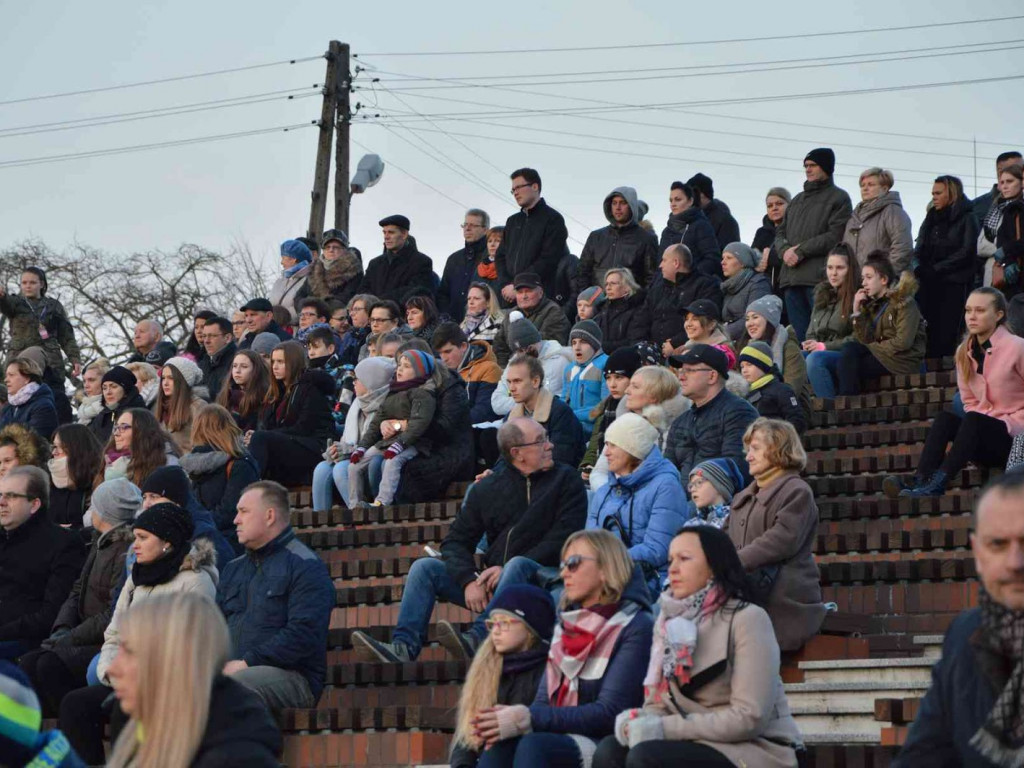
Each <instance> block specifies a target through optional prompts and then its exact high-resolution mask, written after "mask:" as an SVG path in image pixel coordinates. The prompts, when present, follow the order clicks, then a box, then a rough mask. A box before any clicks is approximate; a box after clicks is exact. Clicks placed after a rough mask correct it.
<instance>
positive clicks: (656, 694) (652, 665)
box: [644, 579, 724, 699]
mask: <svg viewBox="0 0 1024 768" xmlns="http://www.w3.org/2000/svg"><path fill="white" fill-rule="evenodd" d="M722 602H724V601H723V599H722V591H721V590H720V589H716V588H715V581H714V579H711V580H709V581H708V583H707V584H705V585H704V586H703V587H701V588H700V589H698V590H697V591H696V592H694V593H693V594H692V595H688V596H687V597H684V598H682V599H681V600H677V599H676V598H674V597H672V594H671V592H670V591H669V590H665V591H664V592H662V593H661V597H660V598H658V604H659V605H660V606H661V610H660V611H659V612H658V619H657V621H655V622H654V643H653V645H652V646H651V660H650V662H649V663H648V665H647V675H646V677H644V696H645V697H646V698H647V699H654V698H660V697H661V695H662V694H664V693H667V692H668V684H669V681H670V680H672V679H675V681H676V682H677V683H678V684H679V685H680V686H683V685H686V684H687V683H688V682H690V670H691V669H693V655H694V653H696V650H697V626H698V625H699V624H700V622H701V620H702V619H703V618H704V617H705V616H707V615H708V614H710V613H712V612H713V611H714V610H715V609H716V608H717V607H718V606H719V605H721V604H722Z"/></svg>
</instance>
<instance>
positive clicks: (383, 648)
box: [352, 632, 412, 664]
mask: <svg viewBox="0 0 1024 768" xmlns="http://www.w3.org/2000/svg"><path fill="white" fill-rule="evenodd" d="M352 648H353V650H355V652H356V658H358V659H359V660H360V661H368V662H384V663H385V664H402V663H404V662H407V661H412V659H411V658H410V656H409V649H408V648H406V647H405V645H404V644H403V643H382V642H381V641H380V640H374V639H373V638H372V637H370V636H369V635H368V634H366V633H365V632H353V633H352Z"/></svg>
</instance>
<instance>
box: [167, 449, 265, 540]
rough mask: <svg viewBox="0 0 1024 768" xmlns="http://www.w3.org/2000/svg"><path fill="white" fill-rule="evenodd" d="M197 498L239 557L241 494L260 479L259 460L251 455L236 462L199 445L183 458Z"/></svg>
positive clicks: (216, 451) (183, 465) (219, 452)
mask: <svg viewBox="0 0 1024 768" xmlns="http://www.w3.org/2000/svg"><path fill="white" fill-rule="evenodd" d="M180 463H181V468H182V469H183V470H185V472H186V473H188V477H189V480H191V481H192V489H193V491H194V492H195V495H196V499H197V500H198V501H199V503H200V505H202V506H203V507H204V508H205V509H208V510H209V511H210V514H211V515H213V521H214V524H215V525H216V527H217V530H218V531H220V532H221V535H222V536H223V537H224V539H225V540H226V541H227V543H228V544H229V545H230V546H231V549H232V550H233V551H234V553H235V554H236V555H240V554H241V553H242V547H241V545H240V544H239V543H238V534H237V532H236V531H235V523H234V519H235V515H236V514H237V509H236V508H237V506H238V500H239V499H240V498H241V497H242V492H243V491H244V490H245V489H246V487H247V486H248V485H250V484H251V483H255V482H256V481H257V480H259V479H260V470H259V467H257V466H256V461H255V460H254V459H253V458H252V456H250V455H249V454H248V453H244V454H242V456H240V457H239V458H237V459H235V458H232V457H231V456H229V455H228V454H226V453H225V452H224V451H218V450H217V449H216V448H213V447H212V446H209V445H197V446H195V447H193V449H192V452H191V453H189V454H186V455H184V456H182V457H181V459H180Z"/></svg>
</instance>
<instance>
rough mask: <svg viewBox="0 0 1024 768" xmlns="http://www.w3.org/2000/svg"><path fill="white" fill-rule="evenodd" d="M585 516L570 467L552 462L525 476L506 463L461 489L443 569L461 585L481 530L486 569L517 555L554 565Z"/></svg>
mask: <svg viewBox="0 0 1024 768" xmlns="http://www.w3.org/2000/svg"><path fill="white" fill-rule="evenodd" d="M586 520H587V491H586V489H585V488H584V486H583V480H581V479H580V476H579V473H578V472H577V471H576V470H575V469H574V468H573V467H570V466H568V465H567V464H560V463H558V462H555V465H554V466H553V467H552V468H551V469H549V470H547V471H546V472H535V473H534V474H532V475H530V476H528V477H527V476H524V475H523V474H521V473H520V472H519V470H517V469H515V468H514V467H511V466H506V467H505V468H504V469H502V470H501V471H500V472H495V473H494V474H491V475H488V476H487V477H485V478H483V479H482V480H480V481H478V482H476V483H474V484H473V485H472V486H471V487H470V489H469V491H468V492H467V493H466V498H465V501H464V502H463V504H462V510H461V511H460V512H459V514H458V515H457V516H456V518H455V520H454V521H453V522H452V527H451V528H450V529H449V531H448V535H447V536H445V538H444V541H443V542H441V554H442V555H443V556H444V564H445V568H446V569H447V571H448V575H449V576H451V578H452V580H453V581H454V582H455V583H456V584H458V585H459V587H460V588H461V587H464V586H465V585H466V584H468V583H469V582H471V581H473V579H474V578H476V576H475V575H474V572H475V571H476V570H477V566H476V563H475V560H474V557H473V554H474V552H475V551H476V546H477V544H478V543H479V542H480V538H481V537H482V536H484V535H486V536H487V551H486V552H485V553H484V555H483V563H484V567H485V568H489V567H490V566H492V565H504V564H505V563H507V562H508V561H509V560H511V559H512V558H513V557H517V556H522V557H528V558H529V559H530V560H533V561H534V562H536V563H540V564H541V565H549V566H550V565H558V558H559V556H560V554H561V551H562V544H564V543H565V540H566V538H568V536H569V534H571V533H572V532H574V531H578V530H580V529H582V528H583V525H584V523H585V522H586Z"/></svg>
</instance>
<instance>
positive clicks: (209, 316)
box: [185, 309, 217, 360]
mask: <svg viewBox="0 0 1024 768" xmlns="http://www.w3.org/2000/svg"><path fill="white" fill-rule="evenodd" d="M215 317H217V313H216V312H214V311H212V310H209V309H201V310H199V311H198V312H196V316H195V317H194V318H192V333H190V334H189V335H188V341H186V342H185V354H186V355H192V357H194V358H195V359H196V360H198V359H199V358H201V357H202V356H203V355H205V354H206V347H204V346H203V345H202V344H200V343H199V339H197V338H196V323H195V321H196V320H203V321H204V322H209V321H210V320H213V318H215Z"/></svg>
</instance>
